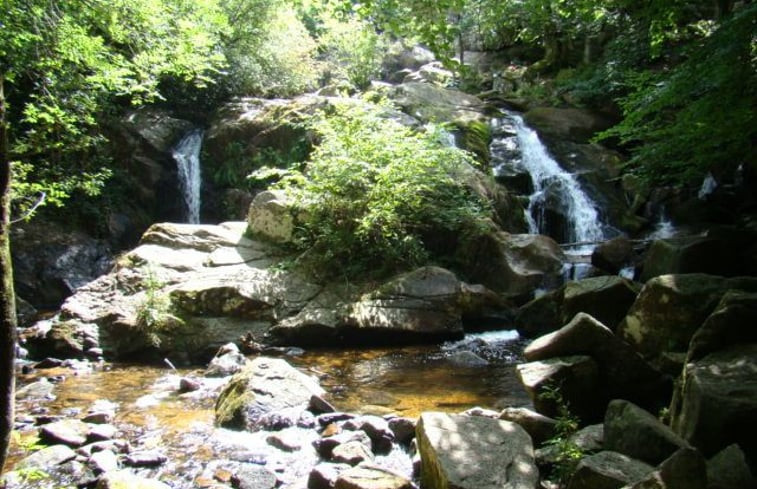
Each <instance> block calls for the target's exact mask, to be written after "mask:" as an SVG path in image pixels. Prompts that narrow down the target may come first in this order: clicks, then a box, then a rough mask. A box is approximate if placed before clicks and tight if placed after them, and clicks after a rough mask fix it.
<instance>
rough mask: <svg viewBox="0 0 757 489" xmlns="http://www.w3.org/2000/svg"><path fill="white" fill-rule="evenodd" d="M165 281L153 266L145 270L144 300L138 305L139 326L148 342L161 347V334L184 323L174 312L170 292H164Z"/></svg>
mask: <svg viewBox="0 0 757 489" xmlns="http://www.w3.org/2000/svg"><path fill="white" fill-rule="evenodd" d="M163 285H164V284H163V283H162V282H161V281H160V280H158V279H157V277H156V276H155V273H154V272H153V270H152V269H151V268H149V267H148V268H147V269H146V270H145V280H144V283H143V286H144V290H145V298H144V300H143V301H142V302H141V303H140V304H139V305H138V306H137V315H136V318H137V328H138V330H139V332H140V333H141V334H142V336H143V337H144V338H145V340H146V342H147V344H149V345H151V346H153V347H155V348H159V347H160V345H161V338H160V334H161V333H162V332H165V331H166V330H169V329H171V328H174V327H175V326H177V325H178V324H181V323H182V320H181V319H180V318H178V317H177V316H175V315H174V314H173V305H172V304H171V298H170V296H169V295H168V294H166V293H165V292H163V290H162V289H163Z"/></svg>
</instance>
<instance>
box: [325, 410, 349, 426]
mask: <svg viewBox="0 0 757 489" xmlns="http://www.w3.org/2000/svg"><path fill="white" fill-rule="evenodd" d="M354 417H355V415H354V414H350V413H325V414H321V415H320V416H318V417H317V418H316V419H317V420H318V424H320V425H321V426H328V425H330V424H331V423H338V422H339V421H346V420H348V419H352V418H354Z"/></svg>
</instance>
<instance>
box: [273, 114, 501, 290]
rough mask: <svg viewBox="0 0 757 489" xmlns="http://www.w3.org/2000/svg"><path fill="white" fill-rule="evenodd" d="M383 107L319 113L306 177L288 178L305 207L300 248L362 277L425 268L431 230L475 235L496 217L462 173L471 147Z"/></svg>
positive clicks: (319, 263) (320, 263)
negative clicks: (410, 124)
mask: <svg viewBox="0 0 757 489" xmlns="http://www.w3.org/2000/svg"><path fill="white" fill-rule="evenodd" d="M384 112H385V111H384V110H382V108H381V107H377V106H370V105H365V106H358V105H354V104H351V105H349V106H341V107H336V108H335V109H334V110H333V111H332V112H330V113H326V114H322V115H321V117H319V118H318V119H317V121H316V122H315V123H314V130H315V131H316V132H317V134H318V136H319V139H320V145H319V146H317V147H316V148H315V150H314V152H313V153H312V154H311V156H310V159H309V161H308V163H307V166H306V170H305V172H304V174H299V173H298V174H295V175H294V176H292V177H290V178H288V179H286V180H285V181H284V182H283V183H282V186H284V187H286V188H287V189H288V191H289V192H290V193H291V194H292V195H293V196H294V198H295V201H296V203H297V206H298V207H299V208H300V212H298V213H297V215H299V216H301V217H300V220H301V221H302V222H301V225H300V227H299V228H298V229H297V230H296V233H297V239H298V240H297V246H298V248H299V250H301V251H303V252H305V254H304V255H303V259H304V260H305V261H307V262H308V263H310V264H311V265H313V267H314V268H315V269H316V271H319V272H322V273H325V274H331V275H337V274H341V275H346V276H358V275H360V276H363V277H365V276H366V275H383V274H388V273H392V272H395V271H396V270H398V269H400V268H403V267H408V266H415V265H420V264H422V263H426V262H428V261H429V260H430V259H433V258H434V256H432V253H431V252H430V250H429V249H428V248H427V246H426V240H427V239H429V238H431V237H433V236H432V235H433V234H434V233H440V232H445V231H446V232H450V233H452V234H453V235H459V234H475V233H478V232H480V231H481V230H482V228H483V226H484V225H485V224H483V222H484V219H485V218H486V217H489V216H490V214H491V211H490V209H489V207H488V203H487V202H482V201H480V200H479V199H478V198H476V197H475V196H473V195H471V192H470V191H469V190H468V189H467V188H466V187H465V186H464V184H463V183H462V182H461V178H458V177H459V176H460V175H462V174H463V171H464V167H466V166H468V165H470V164H472V163H473V162H474V160H473V158H472V156H471V155H470V154H469V153H467V152H464V151H462V150H459V149H457V148H454V147H449V146H445V145H444V144H443V143H442V138H441V135H440V134H439V133H438V132H435V131H436V130H435V129H434V128H429V129H428V130H427V131H424V132H414V131H412V130H411V129H409V128H407V127H405V126H403V125H401V124H400V123H399V122H397V121H394V120H392V119H388V118H386V117H385V116H384V115H383V113H384Z"/></svg>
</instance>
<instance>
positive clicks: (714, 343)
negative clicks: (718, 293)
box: [686, 290, 757, 363]
mask: <svg viewBox="0 0 757 489" xmlns="http://www.w3.org/2000/svg"><path fill="white" fill-rule="evenodd" d="M745 343H757V294H755V293H748V292H743V291H739V290H730V291H728V292H726V293H725V295H723V298H722V299H721V300H720V303H719V304H718V306H717V307H716V308H715V310H714V311H713V312H712V314H710V316H709V317H708V318H707V319H706V320H705V321H704V324H702V327H701V328H699V329H698V330H697V331H696V332H695V333H694V336H693V337H692V338H691V342H689V351H688V354H687V357H686V363H690V362H694V361H697V360H699V359H701V358H702V357H704V356H705V355H707V354H709V353H712V352H714V351H717V350H721V349H723V348H727V347H729V346H732V345H740V344H745Z"/></svg>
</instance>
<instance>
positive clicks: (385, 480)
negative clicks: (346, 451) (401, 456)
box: [334, 467, 414, 489]
mask: <svg viewBox="0 0 757 489" xmlns="http://www.w3.org/2000/svg"><path fill="white" fill-rule="evenodd" d="M413 487H414V486H413V483H412V482H411V481H410V480H409V479H407V478H405V477H402V476H400V475H397V474H394V473H392V472H390V471H388V470H386V469H382V468H379V467H354V468H351V469H348V470H345V471H344V472H342V473H341V474H339V477H337V479H336V483H335V484H334V489H413Z"/></svg>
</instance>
